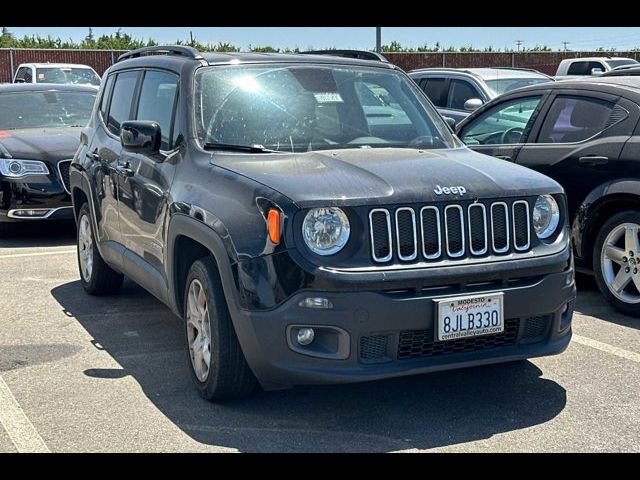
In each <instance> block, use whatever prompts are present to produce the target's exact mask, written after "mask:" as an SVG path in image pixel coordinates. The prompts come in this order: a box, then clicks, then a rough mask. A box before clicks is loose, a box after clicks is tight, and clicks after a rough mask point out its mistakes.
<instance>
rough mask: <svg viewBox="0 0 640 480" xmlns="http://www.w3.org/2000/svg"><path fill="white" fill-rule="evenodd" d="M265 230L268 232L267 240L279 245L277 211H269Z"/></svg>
mask: <svg viewBox="0 0 640 480" xmlns="http://www.w3.org/2000/svg"><path fill="white" fill-rule="evenodd" d="M267 228H268V230H269V240H271V241H272V242H273V243H275V244H276V245H277V244H279V243H280V212H279V211H278V210H273V209H272V210H269V215H267Z"/></svg>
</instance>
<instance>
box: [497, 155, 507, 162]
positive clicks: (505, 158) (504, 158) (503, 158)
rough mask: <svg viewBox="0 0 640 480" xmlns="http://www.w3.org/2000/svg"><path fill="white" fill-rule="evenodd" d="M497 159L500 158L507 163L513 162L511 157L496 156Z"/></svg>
mask: <svg viewBox="0 0 640 480" xmlns="http://www.w3.org/2000/svg"><path fill="white" fill-rule="evenodd" d="M496 158H499V159H500V160H506V161H507V162H510V161H511V157H510V156H509V155H496Z"/></svg>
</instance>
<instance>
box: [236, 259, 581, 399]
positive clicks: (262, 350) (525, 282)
mask: <svg viewBox="0 0 640 480" xmlns="http://www.w3.org/2000/svg"><path fill="white" fill-rule="evenodd" d="M573 277H574V274H573V270H572V269H567V270H565V271H562V272H556V273H550V274H548V275H544V276H538V277H529V278H525V279H519V280H510V281H507V282H504V281H503V282H486V283H485V284H481V285H475V286H469V285H467V286H466V287H465V288H464V290H461V289H460V287H455V286H450V287H442V288H439V287H436V288H425V289H422V290H415V289H408V290H403V291H380V292H371V291H351V292H339V291H338V292H336V291H326V292H322V291H316V290H313V291H312V290H302V291H300V292H298V293H296V294H295V295H293V296H292V297H291V298H289V299H288V300H287V301H286V302H284V303H283V304H281V305H280V306H278V307H277V308H275V309H272V310H269V311H258V312H256V311H248V310H241V309H234V311H233V312H232V315H233V320H234V326H235V328H236V332H237V334H238V338H239V340H240V343H241V345H242V348H243V351H244V354H245V357H246V358H247V362H248V363H249V365H250V367H251V369H252V370H253V372H254V374H255V375H256V377H257V378H258V380H259V381H260V382H261V384H262V385H263V387H264V388H266V389H278V388H287V387H290V386H293V385H301V384H325V383H349V382H362V381H368V380H377V379H382V378H388V377H395V376H404V375H413V374H420V373H426V372H433V371H438V370H447V369H453V368H460V367H469V366H477V365H485V364H490V363H498V362H506V361H512V360H519V359H525V358H531V357H539V356H545V355H553V354H557V353H560V352H562V351H563V350H564V349H565V348H566V347H567V345H568V344H569V341H570V339H571V317H572V314H573V304H574V299H575V296H576V287H575V282H574V278H573ZM489 292H504V319H505V332H506V331H507V330H508V331H509V335H508V339H507V338H506V337H505V338H502V339H501V340H500V341H497V340H496V339H495V338H494V339H491V338H489V337H493V336H491V335H488V336H485V337H484V340H480V341H477V342H476V341H468V342H462V343H459V344H456V345H454V344H452V343H451V342H437V343H435V342H433V339H434V322H435V320H434V319H435V315H436V312H435V303H434V300H435V299H443V298H446V297H450V296H460V295H471V294H476V293H489ZM310 296H311V297H325V298H327V299H329V301H330V302H331V303H332V304H333V308H332V309H312V308H304V307H300V306H299V305H298V304H299V302H300V301H301V300H302V299H304V298H306V297H310ZM299 326H311V327H316V328H317V327H327V330H326V331H327V332H330V331H332V330H333V331H335V332H338V333H337V334H336V335H337V336H336V338H337V339H338V340H337V342H338V343H339V342H340V340H339V338H340V335H342V337H341V338H342V339H343V340H345V344H344V345H342V346H341V347H340V348H338V350H340V354H338V355H334V357H333V358H318V357H316V356H311V355H309V354H308V353H306V354H305V353H301V351H294V350H295V345H292V336H291V329H292V328H294V329H295V328H298V327H299ZM319 331H323V330H322V329H320V330H319ZM340 332H343V333H340ZM345 335H346V336H345ZM330 337H331V335H329V337H327V343H326V344H327V345H328V348H329V350H332V349H333V346H332V345H331V342H332V340H331V338H330ZM475 338H476V339H482V338H483V337H475ZM407 342H409V343H411V342H414V343H415V347H416V348H414V350H415V351H419V352H420V353H419V354H418V356H407V355H406V352H407ZM458 342H459V341H458ZM463 343H464V345H463ZM399 344H402V345H403V349H402V352H403V353H399ZM444 344H448V345H444ZM405 357H406V358H405Z"/></svg>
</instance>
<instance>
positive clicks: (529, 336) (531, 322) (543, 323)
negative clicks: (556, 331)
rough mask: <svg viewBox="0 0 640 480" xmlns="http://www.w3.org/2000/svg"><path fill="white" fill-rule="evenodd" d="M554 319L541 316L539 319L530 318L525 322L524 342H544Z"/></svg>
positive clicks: (548, 316)
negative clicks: (543, 338)
mask: <svg viewBox="0 0 640 480" xmlns="http://www.w3.org/2000/svg"><path fill="white" fill-rule="evenodd" d="M551 319H552V317H551V316H550V315H539V316H537V317H529V318H526V319H525V320H524V322H525V325H524V333H523V334H522V339H523V341H526V343H533V342H535V341H540V340H542V337H544V336H545V335H546V334H547V332H548V330H549V324H550V323H551Z"/></svg>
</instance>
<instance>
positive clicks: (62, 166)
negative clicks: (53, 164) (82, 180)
mask: <svg viewBox="0 0 640 480" xmlns="http://www.w3.org/2000/svg"><path fill="white" fill-rule="evenodd" d="M70 167H71V160H61V161H60V162H58V165H57V168H58V174H59V175H60V180H62V186H63V187H64V189H65V191H66V192H67V193H69V194H71V181H70V179H69V168H70Z"/></svg>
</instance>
